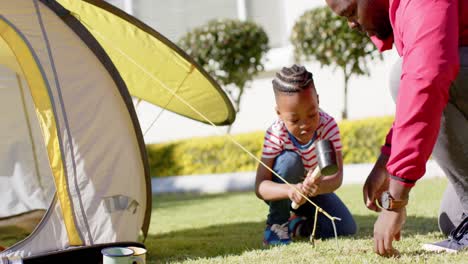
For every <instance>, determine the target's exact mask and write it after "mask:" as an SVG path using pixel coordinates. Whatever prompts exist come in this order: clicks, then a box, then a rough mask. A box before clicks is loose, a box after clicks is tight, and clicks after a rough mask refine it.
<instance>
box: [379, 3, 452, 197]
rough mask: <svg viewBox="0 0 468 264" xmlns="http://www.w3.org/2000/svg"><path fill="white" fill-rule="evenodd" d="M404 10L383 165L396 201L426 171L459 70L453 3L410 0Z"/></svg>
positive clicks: (397, 24)
mask: <svg viewBox="0 0 468 264" xmlns="http://www.w3.org/2000/svg"><path fill="white" fill-rule="evenodd" d="M402 2H403V1H402ZM401 4H402V3H401ZM403 12H404V13H402V15H401V16H400V17H397V23H396V28H397V29H398V28H401V30H400V31H399V32H400V35H401V39H402V42H403V50H402V57H403V66H402V74H401V82H400V88H399V92H398V97H397V109H396V115H395V122H394V124H393V128H392V131H391V133H392V134H393V135H392V134H390V135H389V136H390V138H391V152H390V158H389V161H388V163H387V169H388V172H389V173H390V175H391V178H392V181H391V183H390V192H391V193H392V195H393V196H394V197H395V198H397V199H398V198H405V197H406V196H407V194H408V192H409V188H411V187H412V186H414V184H415V182H416V181H417V180H418V179H419V178H421V177H422V176H423V175H424V173H425V165H426V162H427V160H428V158H429V156H430V154H431V152H432V150H433V147H434V144H435V142H436V139H437V135H438V132H439V128H440V120H441V116H442V112H443V109H444V108H445V105H446V104H447V101H448V93H449V87H450V84H451V82H452V81H453V80H454V79H455V77H456V75H457V73H458V68H459V58H458V10H457V1H455V0H442V1H436V2H431V4H428V3H427V2H425V1H409V3H408V4H407V5H406V9H405V10H404V11H403ZM397 31H398V30H397ZM396 183H398V184H396Z"/></svg>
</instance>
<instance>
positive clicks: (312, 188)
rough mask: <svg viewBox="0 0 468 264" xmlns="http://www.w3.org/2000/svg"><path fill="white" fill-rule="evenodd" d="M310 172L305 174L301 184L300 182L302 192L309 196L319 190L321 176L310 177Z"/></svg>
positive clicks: (314, 194)
mask: <svg viewBox="0 0 468 264" xmlns="http://www.w3.org/2000/svg"><path fill="white" fill-rule="evenodd" d="M310 174H311V172H310V171H309V173H308V174H307V177H306V178H305V180H304V182H303V184H302V192H303V193H304V194H306V195H307V196H309V197H313V196H316V195H317V194H318V191H319V185H320V182H321V181H322V177H316V178H313V177H311V175H310Z"/></svg>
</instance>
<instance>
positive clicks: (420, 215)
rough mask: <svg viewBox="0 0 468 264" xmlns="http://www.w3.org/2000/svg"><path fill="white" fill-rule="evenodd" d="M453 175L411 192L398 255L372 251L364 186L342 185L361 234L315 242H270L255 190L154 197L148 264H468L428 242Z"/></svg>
mask: <svg viewBox="0 0 468 264" xmlns="http://www.w3.org/2000/svg"><path fill="white" fill-rule="evenodd" d="M446 184H447V182H446V180H445V179H431V180H422V181H420V182H419V183H418V185H417V186H416V187H415V189H414V190H413V191H412V193H411V201H410V205H409V207H408V218H407V221H406V225H405V229H404V232H403V239H402V241H400V242H396V243H395V246H396V248H397V249H398V250H399V251H400V252H401V254H402V255H401V257H400V258H398V259H385V258H382V257H379V256H377V255H375V254H374V253H373V251H372V245H373V244H372V236H371V235H372V230H373V224H374V221H375V220H376V217H377V214H376V213H374V212H371V211H369V210H367V209H366V208H365V207H364V205H363V203H362V192H361V188H362V187H361V186H360V185H347V186H343V187H342V188H340V190H339V191H338V195H339V196H340V197H341V199H342V200H343V201H345V203H346V204H347V205H348V206H349V208H350V210H351V212H352V213H353V215H354V217H355V219H356V222H357V223H358V226H359V232H358V234H357V235H355V236H353V237H346V238H340V239H339V240H338V247H336V243H335V240H333V239H332V240H323V241H317V242H316V244H315V247H313V246H312V245H310V244H309V243H308V242H307V241H305V240H303V241H298V242H295V243H293V244H291V245H288V246H281V247H273V248H264V247H263V246H262V238H263V229H264V227H265V218H266V214H267V206H266V205H265V204H264V203H263V202H262V201H261V200H259V199H258V198H256V196H255V194H254V193H253V192H244V193H226V194H216V195H195V194H172V195H160V196H154V197H153V215H152V223H151V228H150V234H149V236H148V238H147V240H146V243H145V244H146V247H147V248H148V257H147V263H294V264H297V263H346V264H353V263H399V264H400V263H453V264H455V263H457V264H458V263H468V251H465V252H463V253H459V254H455V255H452V254H447V253H444V254H436V253H428V252H425V251H422V250H421V244H423V243H426V242H432V241H438V240H442V239H445V237H444V236H442V235H441V234H440V233H439V231H438V228H437V212H438V208H439V204H440V198H441V196H442V193H443V191H444V189H445V186H446ZM23 236H25V234H22V233H21V232H19V231H18V230H0V245H11V244H12V243H13V242H14V241H15V240H16V239H17V238H20V237H23Z"/></svg>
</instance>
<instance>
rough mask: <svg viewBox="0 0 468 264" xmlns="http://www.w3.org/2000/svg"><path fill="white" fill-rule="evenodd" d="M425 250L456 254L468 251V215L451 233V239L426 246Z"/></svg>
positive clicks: (424, 246)
mask: <svg viewBox="0 0 468 264" xmlns="http://www.w3.org/2000/svg"><path fill="white" fill-rule="evenodd" d="M423 249H425V250H428V251H446V252H450V253H456V252H458V251H461V250H466V249H468V215H464V219H463V221H462V222H461V223H460V224H459V225H458V226H457V228H455V229H454V230H452V232H450V235H449V238H448V239H447V240H444V241H440V242H436V243H433V244H424V245H423Z"/></svg>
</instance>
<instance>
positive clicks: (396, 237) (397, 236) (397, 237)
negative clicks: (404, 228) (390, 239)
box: [395, 231, 401, 241]
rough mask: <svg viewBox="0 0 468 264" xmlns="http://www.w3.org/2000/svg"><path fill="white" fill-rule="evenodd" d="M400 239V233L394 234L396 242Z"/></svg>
mask: <svg viewBox="0 0 468 264" xmlns="http://www.w3.org/2000/svg"><path fill="white" fill-rule="evenodd" d="M400 239H401V231H400V232H398V233H396V235H395V240H396V241H400Z"/></svg>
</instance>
